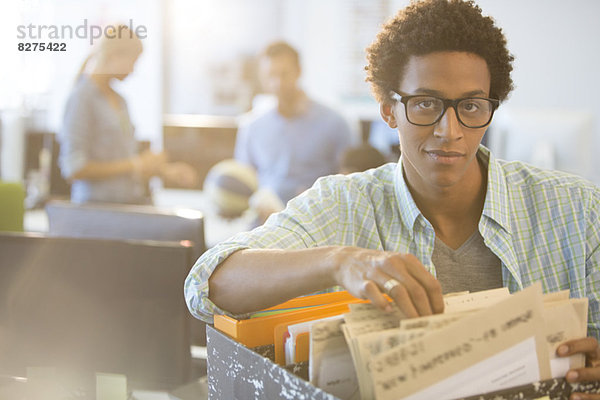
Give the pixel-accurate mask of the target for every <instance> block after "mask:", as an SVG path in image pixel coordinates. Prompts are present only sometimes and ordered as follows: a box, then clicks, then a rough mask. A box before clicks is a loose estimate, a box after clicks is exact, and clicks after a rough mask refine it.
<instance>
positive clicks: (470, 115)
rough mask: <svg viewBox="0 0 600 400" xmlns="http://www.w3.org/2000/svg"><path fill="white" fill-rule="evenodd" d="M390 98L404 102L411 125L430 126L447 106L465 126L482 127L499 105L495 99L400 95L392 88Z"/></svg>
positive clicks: (486, 123)
mask: <svg viewBox="0 0 600 400" xmlns="http://www.w3.org/2000/svg"><path fill="white" fill-rule="evenodd" d="M392 99H394V100H395V101H399V102H401V103H402V104H404V110H405V112H406V119H407V120H408V122H410V123H411V124H413V125H418V126H431V125H435V124H437V123H438V121H439V120H440V119H442V117H443V116H444V114H445V113H446V110H447V109H448V107H452V108H454V110H455V111H456V117H457V119H458V122H460V123H461V124H463V125H464V126H466V127H467V128H483V127H484V126H486V125H488V124H489V123H490V122H491V121H492V117H493V116H494V111H496V109H497V108H498V106H499V105H500V101H498V100H496V99H488V98H485V97H463V98H460V99H454V100H452V99H443V98H440V97H435V96H428V95H414V96H402V95H401V94H400V93H398V92H396V91H395V90H392Z"/></svg>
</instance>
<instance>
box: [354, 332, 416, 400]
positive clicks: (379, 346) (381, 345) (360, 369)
mask: <svg viewBox="0 0 600 400" xmlns="http://www.w3.org/2000/svg"><path fill="white" fill-rule="evenodd" d="M426 332H427V331H426V330H425V329H411V330H402V329H388V330H385V331H379V332H371V333H366V334H364V335H361V336H358V337H356V338H354V339H353V341H354V343H353V345H354V347H355V348H356V351H355V353H356V356H355V362H354V364H355V365H356V374H357V375H358V384H359V386H360V393H361V399H362V400H372V399H374V398H375V391H374V388H373V383H372V381H371V359H372V358H373V357H374V356H376V355H378V354H380V353H382V352H384V351H388V350H390V349H393V348H395V347H398V346H400V345H403V344H406V343H409V342H410V341H411V340H414V339H417V338H420V337H423V335H425V334H426Z"/></svg>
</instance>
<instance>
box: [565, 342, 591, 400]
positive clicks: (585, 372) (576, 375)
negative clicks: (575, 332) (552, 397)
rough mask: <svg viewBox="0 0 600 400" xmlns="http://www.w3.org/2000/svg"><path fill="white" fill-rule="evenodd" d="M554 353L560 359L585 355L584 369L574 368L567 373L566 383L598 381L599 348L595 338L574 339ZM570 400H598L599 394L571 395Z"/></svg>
mask: <svg viewBox="0 0 600 400" xmlns="http://www.w3.org/2000/svg"><path fill="white" fill-rule="evenodd" d="M556 353H557V354H558V355H559V356H561V357H568V356H571V355H573V354H577V353H583V354H585V367H584V368H576V369H572V370H570V371H569V372H567V376H566V379H567V381H568V382H571V383H574V382H590V381H600V347H598V341H597V340H596V338H592V337H588V338H584V339H576V340H571V341H568V342H565V343H563V344H561V345H560V346H559V347H558V349H557V350H556ZM569 399H570V400H587V399H590V400H591V399H594V400H600V394H591V393H572V394H571V397H569Z"/></svg>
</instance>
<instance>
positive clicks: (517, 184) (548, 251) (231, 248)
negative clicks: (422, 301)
mask: <svg viewBox="0 0 600 400" xmlns="http://www.w3.org/2000/svg"><path fill="white" fill-rule="evenodd" d="M479 155H480V156H481V157H482V159H483V160H484V161H486V162H487V164H488V187H487V193H486V198H485V205H484V209H483V214H482V216H481V219H480V221H479V231H480V232H481V235H482V236H483V238H484V241H485V244H486V246H488V247H489V248H490V250H492V251H493V252H494V254H496V255H497V256H498V258H499V259H500V260H501V262H502V280H503V283H504V285H505V286H507V287H508V288H509V290H510V291H511V292H514V291H518V290H521V289H523V288H524V287H527V286H529V285H531V284H532V283H533V282H536V281H541V282H542V285H543V289H544V291H545V292H553V291H557V290H563V289H570V290H571V296H572V297H584V296H587V297H588V299H589V321H588V322H589V323H588V331H589V332H588V333H589V335H590V336H595V337H596V338H598V339H600V188H598V187H596V186H595V185H593V184H592V183H590V182H587V181H585V180H583V179H581V178H579V177H576V176H573V175H569V174H565V173H561V172H556V171H545V170H541V169H538V168H535V167H532V166H530V165H527V164H524V163H521V162H517V161H513V162H506V161H502V160H496V159H495V158H494V157H493V155H491V153H490V152H489V150H487V149H486V148H485V147H483V146H481V147H480V154H479ZM401 165H402V164H401V163H398V164H395V163H391V164H386V165H384V166H382V167H380V168H377V169H374V170H370V171H367V172H364V173H358V174H352V175H348V176H343V175H334V176H328V177H324V178H320V179H319V180H318V181H317V182H316V183H315V184H314V186H313V187H312V188H311V189H309V190H308V191H306V192H304V193H303V194H301V195H300V196H298V197H296V198H295V199H292V200H291V201H290V202H289V203H288V205H287V208H286V209H285V210H284V211H282V212H280V213H278V214H275V215H272V216H271V217H270V218H269V219H268V220H267V222H266V223H265V224H264V225H263V226H261V227H258V228H256V229H254V230H253V231H251V232H244V233H240V234H237V235H235V236H233V237H232V238H231V239H229V240H227V241H225V242H223V243H220V244H219V245H217V246H215V247H213V248H211V249H210V250H208V251H207V252H206V253H204V255H202V257H200V258H199V259H198V261H197V262H196V264H195V265H194V267H193V268H192V270H191V271H190V274H189V276H188V277H187V279H186V282H185V297H186V300H187V304H188V307H189V309H190V310H191V312H192V313H193V314H194V315H195V316H196V317H197V318H200V319H202V320H204V321H207V322H212V315H213V313H226V312H225V311H223V310H220V309H219V308H218V307H217V306H216V305H214V304H213V303H212V302H211V301H210V300H209V298H208V278H209V277H210V274H211V273H212V271H214V269H215V268H216V266H217V265H219V263H221V262H222V261H223V260H225V259H226V258H227V257H228V256H229V255H230V254H232V253H233V252H235V251H237V250H240V249H246V248H290V249H292V248H293V249H300V248H308V247H316V246H326V245H346V246H358V247H364V248H370V249H379V250H388V251H397V252H402V253H412V254H414V255H415V256H416V257H417V258H419V259H420V260H421V262H422V263H423V264H424V265H425V266H426V267H427V268H428V269H429V271H430V272H431V273H432V274H434V275H435V268H434V266H433V265H432V263H431V255H432V253H433V247H434V239H435V232H434V229H433V227H432V226H431V224H430V223H429V222H428V221H427V220H426V219H425V218H424V217H423V215H422V214H421V212H420V211H419V209H418V208H417V206H416V204H415V202H414V201H413V198H412V196H411V194H410V192H409V190H408V187H407V186H406V183H405V181H404V179H403V177H402V176H403V175H402V167H401Z"/></svg>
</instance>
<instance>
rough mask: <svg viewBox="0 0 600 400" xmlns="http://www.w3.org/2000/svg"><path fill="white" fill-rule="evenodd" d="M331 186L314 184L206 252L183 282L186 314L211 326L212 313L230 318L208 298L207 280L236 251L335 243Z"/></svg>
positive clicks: (306, 246)
mask: <svg viewBox="0 0 600 400" xmlns="http://www.w3.org/2000/svg"><path fill="white" fill-rule="evenodd" d="M332 187H333V185H330V184H328V183H327V181H325V180H319V181H317V183H315V185H314V186H313V187H312V188H311V189H309V190H308V191H306V192H305V193H303V194H302V195H301V196H299V197H297V198H295V199H293V200H291V201H290V202H289V203H288V206H287V208H286V209H285V210H284V211H282V212H280V213H277V214H273V215H271V216H270V217H269V219H268V220H267V222H265V224H264V225H262V226H260V227H258V228H256V229H254V230H252V231H250V232H243V233H239V234H237V235H235V236H233V237H232V238H230V239H229V240H227V241H225V242H222V243H220V244H218V245H217V246H215V247H213V248H211V249H209V250H208V251H206V252H205V253H204V254H203V255H202V256H201V257H200V258H199V259H198V261H196V263H195V264H194V266H193V267H192V269H191V271H190V273H189V275H188V277H187V279H186V281H185V288H184V291H185V298H186V302H187V305H188V308H189V310H190V312H191V313H192V314H193V315H194V316H195V317H196V318H198V319H201V320H203V321H205V322H208V323H213V314H225V315H230V316H232V314H230V313H228V312H227V311H225V310H223V309H220V308H219V307H218V306H217V305H215V304H214V303H213V302H212V301H211V300H210V299H209V290H208V280H209V278H210V276H211V274H212V273H213V271H214V270H215V269H216V268H217V266H218V265H219V264H220V263H222V262H223V261H224V260H225V259H226V258H227V257H229V256H230V255H231V254H233V253H234V252H236V251H238V250H242V249H248V248H255V249H302V248H309V247H315V246H321V245H330V244H336V243H337V244H339V243H338V242H339V236H338V235H339V229H337V226H338V213H339V212H338V211H337V210H338V207H336V203H337V201H336V197H335V196H334V194H333V193H332V190H333V188H332ZM327 199H329V200H327ZM238 317H239V316H238Z"/></svg>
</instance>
